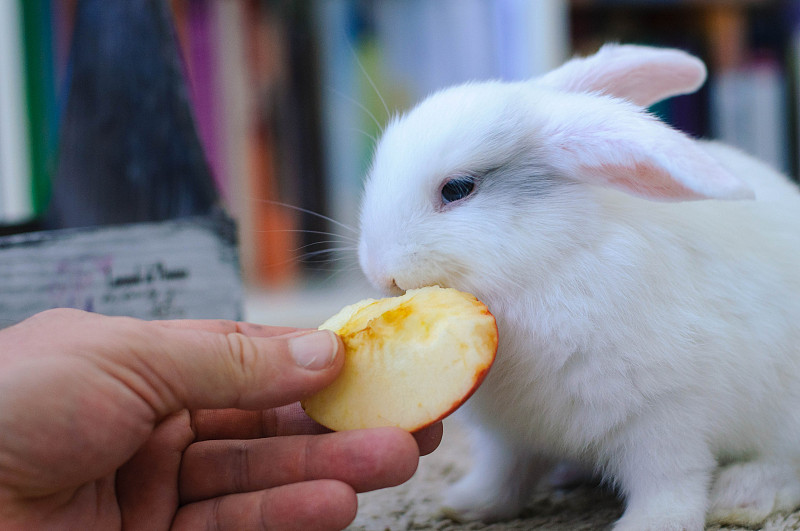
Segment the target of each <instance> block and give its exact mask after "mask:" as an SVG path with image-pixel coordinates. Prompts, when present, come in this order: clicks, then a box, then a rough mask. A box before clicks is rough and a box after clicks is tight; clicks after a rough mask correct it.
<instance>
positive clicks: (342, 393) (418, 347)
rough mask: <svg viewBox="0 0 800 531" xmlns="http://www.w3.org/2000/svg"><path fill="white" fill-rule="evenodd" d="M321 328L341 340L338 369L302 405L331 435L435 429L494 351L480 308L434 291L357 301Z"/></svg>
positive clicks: (493, 330)
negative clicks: (382, 429)
mask: <svg viewBox="0 0 800 531" xmlns="http://www.w3.org/2000/svg"><path fill="white" fill-rule="evenodd" d="M320 328H321V329H328V330H333V331H334V332H336V333H337V334H339V336H341V338H342V340H343V341H344V345H345V361H344V368H343V369H342V372H341V373H340V375H339V376H338V378H337V379H336V380H335V381H334V382H333V383H332V384H331V385H330V386H328V387H326V388H325V389H323V390H322V391H320V392H319V393H317V394H315V395H313V396H311V397H310V398H308V399H306V400H304V401H302V406H303V408H304V409H305V411H306V413H307V414H308V416H310V417H311V418H312V419H314V420H316V421H317V422H319V423H320V424H322V425H323V426H326V427H328V428H330V429H332V430H336V431H341V430H349V429H359V428H371V427H377V426H397V427H400V428H403V429H405V430H407V431H409V432H414V431H417V430H420V429H422V428H424V427H426V426H428V425H430V424H433V423H434V422H436V421H438V420H441V419H443V418H444V417H446V416H447V415H449V414H450V413H452V412H453V411H455V410H456V409H457V408H458V407H459V406H460V405H461V404H463V403H464V401H466V400H467V398H469V397H470V395H472V393H473V392H474V391H475V389H477V388H478V386H479V385H480V383H481V382H482V381H483V378H484V377H485V376H486V374H487V372H488V371H489V367H491V365H492V363H493V362H494V358H495V354H496V353H497V324H496V323H495V319H494V316H493V315H492V314H491V313H489V310H488V309H487V308H486V306H485V305H484V304H483V303H481V302H480V301H478V300H477V299H476V298H475V297H474V296H472V295H470V294H467V293H463V292H460V291H457V290H455V289H451V288H440V287H438V286H430V287H425V288H420V289H415V290H409V291H408V292H406V294H405V295H402V296H400V297H389V298H385V299H379V300H374V299H367V300H363V301H360V302H357V303H355V304H352V305H350V306H346V307H344V308H343V309H342V310H341V311H340V312H339V313H337V314H336V315H334V316H333V317H331V318H330V319H328V320H327V321H326V322H325V323H323V325H322V326H320Z"/></svg>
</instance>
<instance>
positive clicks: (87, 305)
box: [0, 216, 243, 328]
mask: <svg viewBox="0 0 800 531" xmlns="http://www.w3.org/2000/svg"><path fill="white" fill-rule="evenodd" d="M57 307H69V308H78V309H82V310H88V311H92V312H97V313H102V314H106V315H127V316H131V317H138V318H142V319H181V318H193V319H196V318H209V319H235V320H240V319H242V314H243V303H242V283H241V275H240V270H239V258H238V252H237V245H236V228H235V225H234V223H233V222H232V221H231V220H230V219H228V218H225V217H222V216H208V217H193V218H185V219H179V220H172V221H166V222H156V223H136V224H130V225H121V226H112V227H102V228H90V229H67V230H59V231H45V232H36V233H29V234H21V235H15V236H8V237H4V238H0V328H1V327H4V326H9V325H12V324H14V323H16V322H19V321H21V320H23V319H25V318H26V317H29V316H31V315H33V314H35V313H37V312H40V311H43V310H46V309H48V308H57Z"/></svg>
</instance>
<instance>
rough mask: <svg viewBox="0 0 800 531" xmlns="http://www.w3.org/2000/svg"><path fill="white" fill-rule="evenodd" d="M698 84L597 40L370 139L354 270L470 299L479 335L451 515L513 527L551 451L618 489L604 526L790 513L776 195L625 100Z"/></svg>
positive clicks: (790, 422) (791, 226) (779, 180)
mask: <svg viewBox="0 0 800 531" xmlns="http://www.w3.org/2000/svg"><path fill="white" fill-rule="evenodd" d="M705 75H706V73H705V67H704V65H703V64H702V62H700V61H699V60H698V59H696V58H694V57H692V56H690V55H688V54H685V53H683V52H680V51H677V50H667V49H656V48H648V47H639V46H619V45H607V46H605V47H604V48H602V49H601V51H600V52H598V53H597V54H596V55H593V56H591V57H589V58H581V59H573V60H572V61H570V62H568V63H566V64H565V65H564V66H562V67H561V68H559V69H557V70H555V71H553V72H551V73H549V74H547V75H545V76H543V77H540V78H537V79H533V80H530V81H526V82H517V83H501V82H486V83H472V84H466V85H463V86H458V87H454V88H450V89H447V90H444V91H442V92H439V93H436V94H434V95H432V96H431V97H429V98H428V99H427V100H425V101H423V102H422V103H421V104H419V105H418V106H417V107H416V108H414V109H413V110H411V111H410V112H408V113H407V114H406V115H404V116H401V117H398V118H396V119H395V120H393V121H392V123H391V124H390V125H389V126H388V127H387V128H386V130H385V133H384V134H383V136H382V138H381V140H380V142H379V144H378V146H377V148H376V152H375V156H374V160H373V165H372V168H371V170H370V174H369V176H368V179H367V182H366V185H365V193H364V198H363V204H362V211H361V231H362V234H361V241H360V246H359V259H360V263H361V265H362V268H363V270H364V271H365V273H366V275H367V276H368V278H369V279H370V281H371V282H372V283H373V284H374V285H375V286H377V287H379V288H381V289H382V290H384V291H385V292H388V293H396V292H400V291H403V290H406V289H409V288H416V287H420V286H425V285H431V284H439V285H442V286H450V287H454V288H457V289H461V290H464V291H468V292H471V293H474V294H475V295H476V296H477V297H478V298H480V299H481V300H483V301H484V302H485V303H486V304H487V305H488V306H489V308H490V309H491V311H492V312H493V313H494V315H495V316H496V318H497V321H498V324H499V329H500V338H501V339H500V341H501V344H500V349H499V352H498V355H497V361H496V363H495V365H494V367H493V368H492V370H491V371H490V373H489V376H488V377H487V379H486V380H485V382H484V384H483V385H482V386H481V387H480V388H479V389H478V391H477V392H476V394H475V395H474V396H473V398H472V399H470V401H469V402H468V403H467V410H468V414H469V416H470V418H471V419H472V420H473V421H474V423H475V425H476V433H477V437H476V440H475V444H474V450H475V464H474V467H473V469H472V470H471V471H470V473H468V474H467V475H466V477H465V478H463V479H462V480H461V481H460V482H458V483H457V484H456V485H454V486H453V487H452V488H451V490H450V492H449V493H448V495H447V496H446V507H447V511H449V514H451V515H452V516H453V517H455V518H458V519H463V520H472V519H480V520H486V521H492V520H498V519H505V518H511V517H514V516H515V515H517V514H518V513H519V512H520V510H521V509H523V508H524V505H525V503H526V502H527V500H528V495H529V494H530V490H531V488H532V487H533V486H534V485H535V483H536V482H537V481H538V480H539V479H540V478H541V477H542V475H543V474H545V473H546V472H547V471H548V469H549V467H550V466H551V465H552V464H553V463H555V462H557V461H560V460H573V461H577V462H579V463H582V464H583V465H585V466H588V467H592V468H593V469H594V470H595V471H597V472H598V473H600V474H602V475H603V477H604V478H605V479H606V480H607V481H608V482H610V483H611V484H613V485H615V486H616V487H617V488H618V489H619V492H620V493H621V494H622V495H623V496H624V498H625V501H626V510H625V513H624V515H623V516H622V518H621V519H620V520H619V521H618V522H617V523H616V526H615V529H617V530H622V529H631V530H636V531H642V530H648V529H651V530H666V529H670V530H696V529H702V528H703V526H704V523H705V522H706V521H709V522H712V521H718V522H724V523H736V524H744V525H758V524H759V523H761V522H763V521H764V520H765V519H766V518H767V516H768V515H770V514H772V513H775V512H779V511H790V510H792V509H794V508H795V507H797V506H798V505H800V477H799V475H800V194H798V192H797V190H796V188H795V186H794V185H793V184H792V183H790V182H789V181H788V180H787V179H786V178H785V177H783V176H781V175H780V174H778V173H776V172H775V171H773V170H771V169H770V168H768V167H767V166H766V165H764V164H762V163H759V162H757V161H754V160H752V159H750V158H749V157H747V156H746V155H744V154H742V153H739V152H738V151H735V150H733V149H732V148H728V147H725V146H720V145H716V144H708V143H703V142H700V141H696V140H693V139H690V138H689V137H687V136H686V135H684V134H682V133H680V132H677V131H675V130H673V129H671V128H669V127H668V126H666V125H664V124H663V123H661V122H659V121H658V120H656V119H655V118H653V117H652V116H651V115H649V114H648V113H647V112H646V111H645V110H643V109H644V107H645V106H648V105H650V104H652V103H654V102H655V101H658V100H660V99H663V98H666V97H669V96H673V95H676V94H680V93H686V92H691V91H693V90H696V89H697V87H699V86H700V85H701V84H702V83H703V81H704V79H705Z"/></svg>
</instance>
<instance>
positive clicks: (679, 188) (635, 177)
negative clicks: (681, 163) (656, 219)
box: [580, 161, 705, 201]
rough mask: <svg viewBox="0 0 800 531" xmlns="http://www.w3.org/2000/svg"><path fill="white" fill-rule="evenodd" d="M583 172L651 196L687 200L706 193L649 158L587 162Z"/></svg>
mask: <svg viewBox="0 0 800 531" xmlns="http://www.w3.org/2000/svg"><path fill="white" fill-rule="evenodd" d="M580 170H581V173H583V174H584V175H588V176H591V178H590V179H589V181H590V182H591V181H592V180H596V181H599V182H598V184H600V183H608V184H609V185H610V186H613V187H615V188H618V189H620V190H623V191H625V192H628V193H630V194H633V195H638V196H640V197H645V198H647V199H662V200H665V201H686V200H691V199H704V198H705V196H703V195H702V194H698V193H697V192H695V191H693V190H690V189H689V188H686V187H685V186H683V185H682V184H681V183H679V182H678V181H676V180H674V179H673V178H672V177H671V176H670V175H669V173H668V172H666V171H665V170H663V169H661V168H659V167H657V166H655V165H653V164H650V163H648V162H645V161H636V162H634V163H633V164H632V165H624V164H600V165H599V166H583V167H581V168H580Z"/></svg>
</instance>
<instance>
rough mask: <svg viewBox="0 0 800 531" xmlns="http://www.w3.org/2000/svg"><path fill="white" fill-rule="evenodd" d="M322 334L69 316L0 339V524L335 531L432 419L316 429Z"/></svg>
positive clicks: (408, 465)
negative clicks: (419, 426)
mask: <svg viewBox="0 0 800 531" xmlns="http://www.w3.org/2000/svg"><path fill="white" fill-rule="evenodd" d="M337 352H341V343H340V341H339V340H338V339H337V338H336V336H335V335H333V334H331V333H330V332H325V331H320V332H316V331H309V330H302V331H300V330H295V329H287V328H274V327H264V326H258V325H251V324H246V323H234V322H228V321H162V322H158V321H156V322H148V321H139V320H136V319H129V318H121V317H104V316H101V315H97V314H89V313H85V312H80V311H77V310H54V311H49V312H44V313H42V314H38V315H36V316H34V317H32V318H31V319H28V320H26V321H24V322H22V323H20V324H18V325H16V326H13V327H10V328H7V329H5V330H2V331H0V434H2V437H0V528H2V529H14V528H19V529H22V528H24V529H35V528H48V529H56V528H69V529H98V528H101V529H115V528H116V529H119V528H122V527H124V528H125V529H138V528H142V529H169V528H172V529H184V528H191V529H195V528H204V527H206V526H211V525H213V526H216V527H217V528H219V529H228V528H232V529H243V528H248V529H249V528H264V527H271V528H278V529H303V530H315V529H341V528H343V527H345V526H347V525H348V524H349V523H350V522H351V521H352V519H353V518H354V516H355V511H356V507H357V499H356V496H355V493H356V492H362V491H367V490H372V489H377V488H383V487H388V486H392V485H397V484H399V483H402V482H403V481H405V480H407V479H408V478H409V477H410V476H411V475H412V474H413V473H414V471H415V469H416V466H417V462H418V458H419V455H420V454H424V453H427V452H430V451H432V450H433V449H434V448H435V447H436V446H437V445H438V443H439V441H440V440H441V424H437V425H434V426H433V427H432V428H431V429H429V430H427V431H425V432H421V433H419V434H416V440H415V438H414V437H412V436H411V435H409V434H408V433H406V432H404V431H402V430H397V429H393V428H380V429H374V430H360V431H352V432H339V433H325V430H324V429H323V428H321V427H320V426H319V425H316V424H315V423H313V421H311V420H310V419H308V417H306V416H305V415H304V414H303V412H302V410H300V409H299V406H298V405H297V404H296V401H297V400H299V399H301V398H303V397H305V396H307V395H309V394H311V393H313V392H315V391H317V390H319V389H321V388H322V387H324V386H326V385H327V384H329V383H330V382H331V381H332V380H333V379H334V378H335V377H336V375H337V374H338V372H339V370H340V369H341V366H342V356H341V355H336V353H337Z"/></svg>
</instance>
